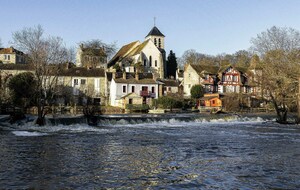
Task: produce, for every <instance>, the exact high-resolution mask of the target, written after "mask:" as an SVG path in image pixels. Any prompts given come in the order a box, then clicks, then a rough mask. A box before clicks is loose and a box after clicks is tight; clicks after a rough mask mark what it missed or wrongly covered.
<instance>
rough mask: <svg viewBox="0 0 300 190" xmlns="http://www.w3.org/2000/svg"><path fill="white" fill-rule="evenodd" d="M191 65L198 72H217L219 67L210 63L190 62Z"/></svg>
mask: <svg viewBox="0 0 300 190" xmlns="http://www.w3.org/2000/svg"><path fill="white" fill-rule="evenodd" d="M190 65H191V67H192V68H193V69H194V70H195V71H196V72H197V73H198V74H201V73H207V74H217V73H218V71H219V67H217V66H211V65H199V64H190Z"/></svg>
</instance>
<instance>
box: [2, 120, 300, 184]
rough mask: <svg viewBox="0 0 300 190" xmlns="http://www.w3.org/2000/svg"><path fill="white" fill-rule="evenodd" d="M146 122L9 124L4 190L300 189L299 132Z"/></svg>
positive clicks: (260, 123) (264, 123)
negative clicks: (94, 125) (41, 125)
mask: <svg viewBox="0 0 300 190" xmlns="http://www.w3.org/2000/svg"><path fill="white" fill-rule="evenodd" d="M140 117H141V118H140V119H139V118H135V119H134V120H132V119H130V117H121V118H119V119H115V120H114V119H109V118H108V119H107V118H106V119H103V120H101V121H100V122H99V123H98V126H96V127H91V126H88V125H86V124H71V125H61V124H59V125H54V126H51V125H50V124H49V125H48V126H45V127H38V126H33V125H32V124H30V123H26V124H22V125H12V126H10V125H4V124H2V125H3V126H2V127H1V130H0V189H108V188H112V189H118V188H120V189H147V188H148V189H185V188H186V189H300V128H299V126H296V125H295V126H292V125H291V126H281V125H279V124H276V123H275V122H274V121H271V120H266V119H262V118H259V117H255V118H239V117H233V118H231V117H224V118H221V119H220V118H218V119H214V118H209V119H205V118H200V119H197V118H193V119H191V120H190V121H189V120H188V119H187V118H188V117H187V118H184V119H182V118H180V116H176V115H173V116H172V117H166V118H160V119H151V118H150V119H149V118H147V119H143V117H142V116H140ZM0 125H1V124H0Z"/></svg>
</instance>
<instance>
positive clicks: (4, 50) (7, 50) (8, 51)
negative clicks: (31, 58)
mask: <svg viewBox="0 0 300 190" xmlns="http://www.w3.org/2000/svg"><path fill="white" fill-rule="evenodd" d="M0 54H19V55H23V54H24V53H23V52H21V51H19V50H17V49H15V48H13V47H9V48H0Z"/></svg>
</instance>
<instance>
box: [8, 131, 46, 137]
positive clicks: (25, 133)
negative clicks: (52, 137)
mask: <svg viewBox="0 0 300 190" xmlns="http://www.w3.org/2000/svg"><path fill="white" fill-rule="evenodd" d="M12 133H13V134H14V135H16V136H23V137H36V136H45V135H48V134H47V133H40V132H36V131H34V132H29V131H13V132H12Z"/></svg>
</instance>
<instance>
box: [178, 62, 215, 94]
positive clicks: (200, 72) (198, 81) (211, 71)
mask: <svg viewBox="0 0 300 190" xmlns="http://www.w3.org/2000/svg"><path fill="white" fill-rule="evenodd" d="M218 70H219V68H218V67H217V66H209V65H207V66H206V65H199V64H187V65H186V66H185V68H184V76H183V78H184V79H183V86H184V88H183V89H184V96H185V97H190V96H191V93H190V92H191V88H192V86H194V85H202V86H203V87H204V90H205V93H215V92H217V91H218V84H217V82H218V77H217V76H218V75H217V74H218Z"/></svg>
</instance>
